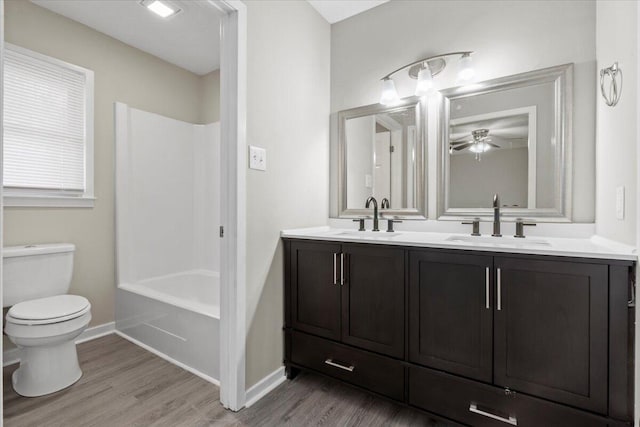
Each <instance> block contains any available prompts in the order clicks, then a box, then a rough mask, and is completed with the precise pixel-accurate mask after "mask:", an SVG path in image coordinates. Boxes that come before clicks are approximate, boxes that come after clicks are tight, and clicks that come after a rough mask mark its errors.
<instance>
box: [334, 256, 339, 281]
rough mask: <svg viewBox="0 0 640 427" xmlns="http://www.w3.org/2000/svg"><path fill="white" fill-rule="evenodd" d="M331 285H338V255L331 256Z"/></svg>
mask: <svg viewBox="0 0 640 427" xmlns="http://www.w3.org/2000/svg"><path fill="white" fill-rule="evenodd" d="M333 284H334V285H337V284H338V254H337V253H334V254H333Z"/></svg>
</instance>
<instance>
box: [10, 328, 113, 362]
mask: <svg viewBox="0 0 640 427" xmlns="http://www.w3.org/2000/svg"><path fill="white" fill-rule="evenodd" d="M115 330H116V323H115V322H109V323H103V324H102V325H97V326H92V327H90V328H87V329H85V330H84V332H83V333H81V334H80V336H79V337H78V338H77V339H76V344H80V343H83V342H87V341H91V340H95V339H96V338H100V337H104V336H105V335H109V334H112V333H114V332H115ZM18 362H20V349H19V348H16V347H14V348H10V349H9V350H5V351H4V352H3V353H2V366H9V365H13V364H14V363H18Z"/></svg>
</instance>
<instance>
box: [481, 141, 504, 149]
mask: <svg viewBox="0 0 640 427" xmlns="http://www.w3.org/2000/svg"><path fill="white" fill-rule="evenodd" d="M485 142H486V143H487V144H489V145H490V146H492V147H493V148H501V147H500V146H499V145H496V144H494V143H493V142H488V141H485Z"/></svg>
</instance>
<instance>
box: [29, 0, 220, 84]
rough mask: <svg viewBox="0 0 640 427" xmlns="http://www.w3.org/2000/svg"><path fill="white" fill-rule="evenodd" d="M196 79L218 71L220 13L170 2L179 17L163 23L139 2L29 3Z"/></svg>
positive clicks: (185, 1) (188, 1)
mask: <svg viewBox="0 0 640 427" xmlns="http://www.w3.org/2000/svg"><path fill="white" fill-rule="evenodd" d="M31 1H32V2H33V3H35V4H37V5H38V6H42V7H44V8H46V9H49V10H51V11H53V12H55V13H58V14H60V15H63V16H66V17H67V18H70V19H73V20H74V21H78V22H80V23H82V24H84V25H86V26H88V27H91V28H93V29H95V30H97V31H100V32H101V33H104V34H107V35H109V36H111V37H113V38H115V39H118V40H120V41H121V42H124V43H126V44H128V45H131V46H133V47H136V48H138V49H140V50H143V51H145V52H147V53H150V54H151V55H154V56H157V57H158V58H161V59H163V60H165V61H167V62H170V63H172V64H174V65H177V66H178V67H181V68H184V69H186V70H189V71H191V72H193V73H195V74H198V75H204V74H208V73H210V72H211V71H213V70H217V69H219V68H220V29H219V28H220V12H219V11H218V10H217V9H216V8H215V7H213V6H211V5H210V4H208V3H207V2H202V1H192V0H169V1H167V3H170V4H172V5H174V6H177V7H179V8H180V9H182V12H180V13H178V14H177V15H175V16H173V17H170V18H168V19H163V18H160V17H159V16H157V15H155V14H153V13H152V12H150V11H149V10H147V9H146V8H145V7H144V6H142V5H141V4H140V2H139V1H138V0H55V1H53V0H31Z"/></svg>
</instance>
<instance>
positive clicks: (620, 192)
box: [616, 186, 624, 219]
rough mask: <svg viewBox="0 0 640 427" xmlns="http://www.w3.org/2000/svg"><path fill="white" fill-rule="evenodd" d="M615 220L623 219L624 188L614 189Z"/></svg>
mask: <svg viewBox="0 0 640 427" xmlns="http://www.w3.org/2000/svg"><path fill="white" fill-rule="evenodd" d="M616 218H617V219H624V187H622V186H621V187H618V188H616Z"/></svg>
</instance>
